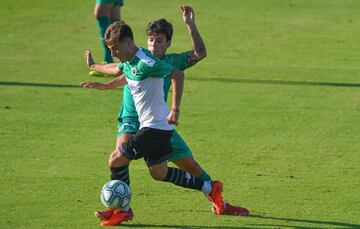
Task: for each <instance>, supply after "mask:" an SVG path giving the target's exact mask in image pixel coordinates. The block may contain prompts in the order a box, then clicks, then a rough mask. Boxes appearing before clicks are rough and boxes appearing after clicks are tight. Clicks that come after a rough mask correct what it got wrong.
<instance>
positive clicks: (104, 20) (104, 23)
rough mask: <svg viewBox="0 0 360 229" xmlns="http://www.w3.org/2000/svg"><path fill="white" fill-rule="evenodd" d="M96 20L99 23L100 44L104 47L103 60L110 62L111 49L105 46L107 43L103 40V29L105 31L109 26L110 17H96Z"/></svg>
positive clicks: (111, 60)
mask: <svg viewBox="0 0 360 229" xmlns="http://www.w3.org/2000/svg"><path fill="white" fill-rule="evenodd" d="M96 21H97V22H98V25H99V32H100V40H101V44H102V46H103V49H104V61H106V62H107V63H112V62H113V59H112V57H111V51H110V49H109V48H108V47H107V45H106V43H105V41H104V34H105V31H106V29H107V27H109V25H110V24H111V21H110V18H108V17H106V16H103V17H99V18H96Z"/></svg>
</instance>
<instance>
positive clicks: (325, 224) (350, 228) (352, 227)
mask: <svg viewBox="0 0 360 229" xmlns="http://www.w3.org/2000/svg"><path fill="white" fill-rule="evenodd" d="M249 217H251V218H258V219H270V220H279V221H284V222H286V223H307V224H312V225H311V226H295V225H289V224H288V225H286V224H284V223H282V224H274V223H272V224H266V223H263V224H250V225H252V226H253V227H254V226H256V227H278V228H287V227H295V228H300V229H310V228H329V227H334V226H337V227H341V228H343V229H358V228H360V224H351V223H342V222H336V221H326V220H308V219H292V218H282V217H272V216H261V215H250V216H249Z"/></svg>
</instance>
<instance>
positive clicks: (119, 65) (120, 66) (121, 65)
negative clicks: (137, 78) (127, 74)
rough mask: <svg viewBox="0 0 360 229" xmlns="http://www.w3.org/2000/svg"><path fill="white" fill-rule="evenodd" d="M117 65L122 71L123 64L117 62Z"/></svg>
mask: <svg viewBox="0 0 360 229" xmlns="http://www.w3.org/2000/svg"><path fill="white" fill-rule="evenodd" d="M117 66H118V68H119V69H120V70H121V71H122V72H123V71H124V64H123V63H119V64H118V65H117Z"/></svg>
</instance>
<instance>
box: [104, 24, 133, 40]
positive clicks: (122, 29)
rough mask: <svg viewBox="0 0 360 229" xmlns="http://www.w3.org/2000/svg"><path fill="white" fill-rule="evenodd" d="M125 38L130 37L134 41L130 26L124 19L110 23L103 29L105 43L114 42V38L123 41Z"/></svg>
mask: <svg viewBox="0 0 360 229" xmlns="http://www.w3.org/2000/svg"><path fill="white" fill-rule="evenodd" d="M126 38H130V39H131V40H132V41H134V35H133V32H132V30H131V27H130V26H129V25H128V24H126V23H125V22H124V21H117V22H114V23H112V24H111V25H110V26H109V27H108V28H107V29H106V31H105V34H104V40H105V42H106V44H108V45H111V44H114V42H115V40H116V39H118V41H123V40H124V39H126Z"/></svg>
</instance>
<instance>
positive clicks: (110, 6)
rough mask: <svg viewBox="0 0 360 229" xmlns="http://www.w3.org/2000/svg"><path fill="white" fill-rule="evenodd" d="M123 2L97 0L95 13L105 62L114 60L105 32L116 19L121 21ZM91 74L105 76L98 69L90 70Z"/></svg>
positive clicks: (118, 0)
mask: <svg viewBox="0 0 360 229" xmlns="http://www.w3.org/2000/svg"><path fill="white" fill-rule="evenodd" d="M123 4H124V1H123V0H96V4H95V8H94V15H95V18H96V21H97V23H98V26H99V33H100V41H101V45H102V48H103V53H104V56H103V62H104V63H112V62H113V59H112V56H111V52H110V49H109V48H108V47H107V45H106V43H105V41H104V33H105V31H106V29H107V27H109V25H111V24H112V23H113V22H115V21H120V19H121V7H122V6H123ZM89 74H90V75H92V76H104V75H103V74H101V73H100V72H96V71H90V72H89Z"/></svg>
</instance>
